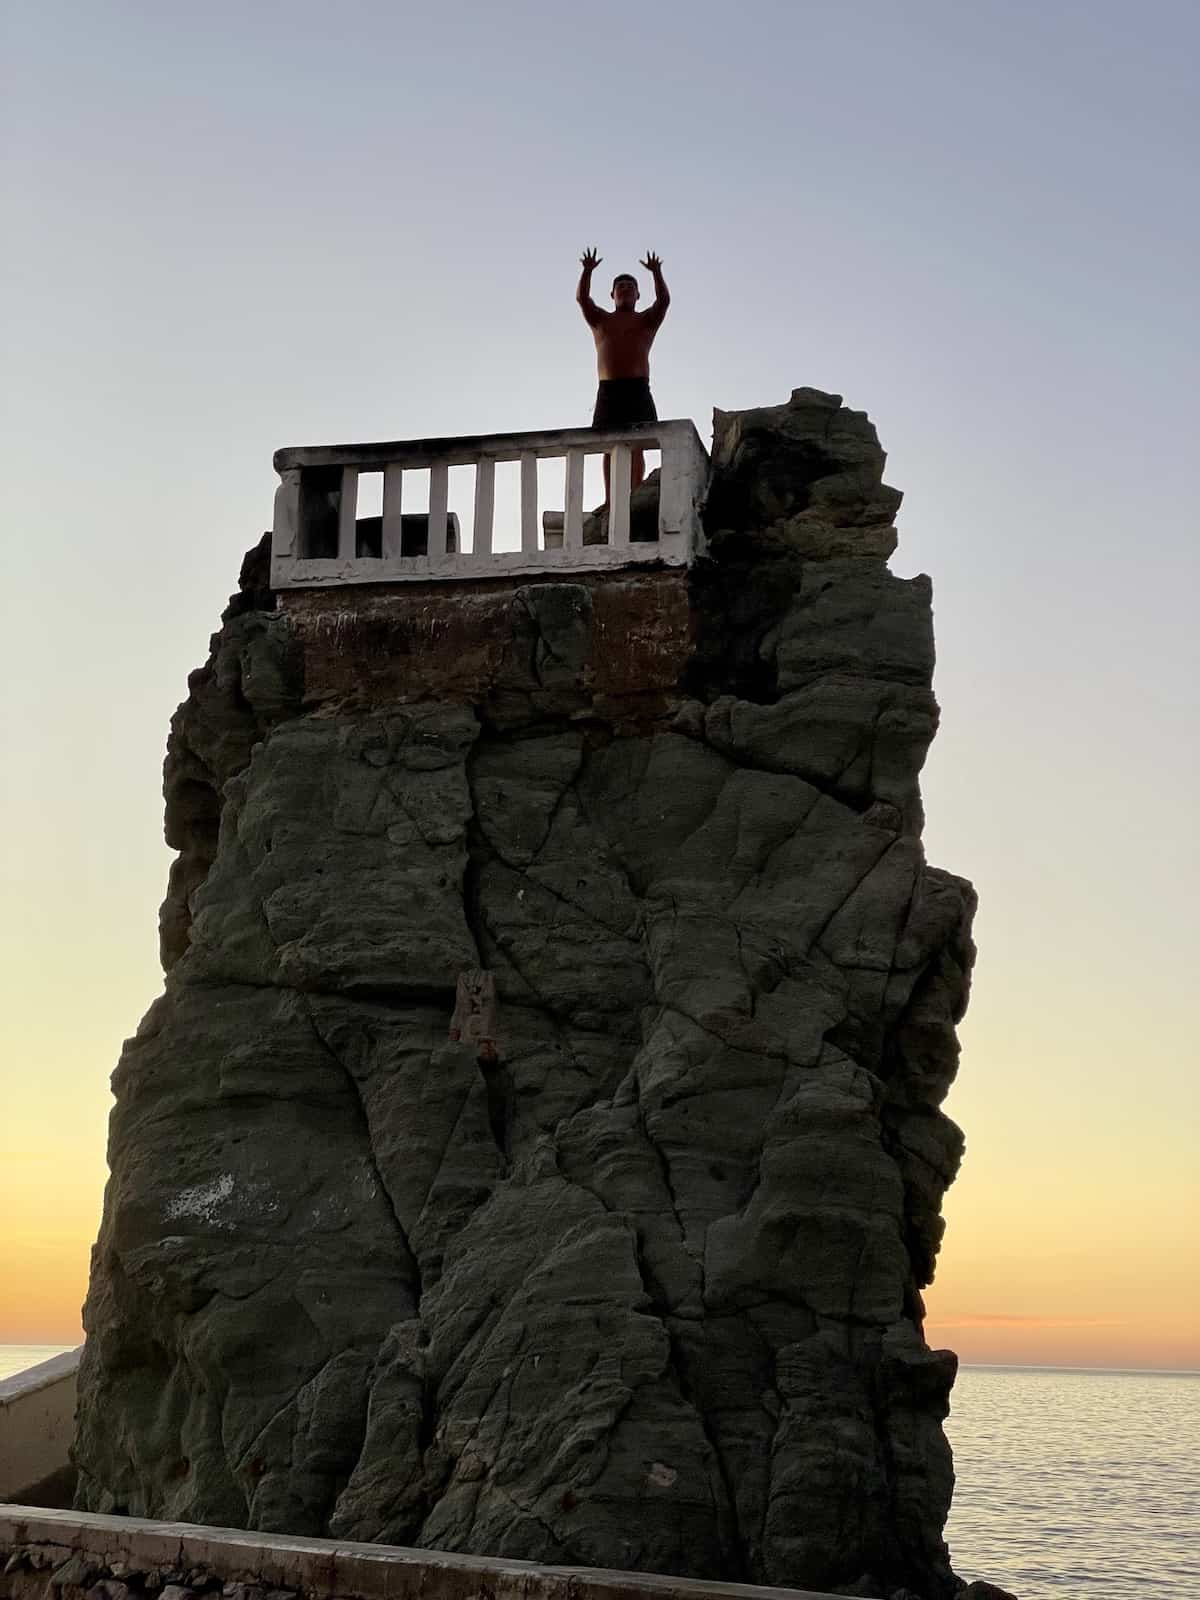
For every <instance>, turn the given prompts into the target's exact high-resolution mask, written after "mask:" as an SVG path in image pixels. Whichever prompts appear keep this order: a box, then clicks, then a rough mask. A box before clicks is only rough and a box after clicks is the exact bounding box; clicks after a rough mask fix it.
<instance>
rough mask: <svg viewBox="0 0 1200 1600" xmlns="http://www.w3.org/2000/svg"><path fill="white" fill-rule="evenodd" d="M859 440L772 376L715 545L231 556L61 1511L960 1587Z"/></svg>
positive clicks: (950, 1049) (905, 830)
mask: <svg viewBox="0 0 1200 1600" xmlns="http://www.w3.org/2000/svg"><path fill="white" fill-rule="evenodd" d="M883 464H884V456H883V452H882V451H881V449H880V447H879V443H878V440H877V438H876V436H875V431H874V429H873V428H872V427H871V425H870V423H869V422H868V420H867V418H866V417H865V416H864V415H863V414H862V413H859V412H854V411H850V410H848V409H846V408H844V407H843V406H842V405H841V403H840V400H839V399H838V398H837V397H836V396H831V395H825V394H821V393H819V392H817V391H814V390H798V391H796V393H795V394H794V395H793V396H792V399H791V401H790V402H789V403H788V404H786V405H783V406H778V407H772V408H764V409H760V410H753V411H746V412H735V413H721V412H718V413H717V415H716V419H715V436H714V452H713V468H714V474H713V481H712V487H711V491H710V495H709V500H708V506H707V513H706V519H707V527H708V537H709V554H708V557H707V558H706V559H705V560H704V561H702V562H700V563H698V564H697V566H696V567H695V568H694V569H693V570H692V571H691V573H686V572H682V571H680V570H674V571H669V570H665V569H660V570H650V571H645V572H637V571H634V570H629V571H627V572H625V573H623V574H619V575H614V574H609V575H605V576H598V577H595V578H590V579H580V580H579V581H577V582H570V583H563V582H559V581H546V582H542V583H528V582H525V583H521V584H516V583H513V582H506V581H503V580H497V581H493V582H491V583H480V584H473V585H469V586H461V585H457V586H456V585H444V584H443V585H426V586H420V587H417V586H410V587H404V588H395V589H390V590H374V589H372V590H365V589H361V588H360V589H355V590H346V589H343V590H340V591H338V592H337V593H335V594H328V593H326V594H311V595H303V596H301V595H290V596H287V597H281V599H280V603H279V605H278V606H277V605H276V599H275V597H274V596H272V595H271V594H270V593H269V592H267V591H266V590H265V588H264V587H263V584H264V582H265V579H264V577H263V576H262V573H263V572H264V571H265V568H264V567H263V565H262V559H261V558H262V551H261V549H260V551H259V552H256V553H252V556H251V557H250V558H249V559H248V561H247V564H246V567H245V568H244V569H243V579H242V590H241V593H240V594H239V595H238V596H237V597H235V599H234V601H233V602H231V605H230V608H229V610H228V611H227V612H226V614H225V619H224V623H223V626H222V628H221V630H220V632H219V633H218V634H217V635H216V636H215V637H214V639H213V642H212V654H211V656H210V659H209V662H208V664H207V665H206V666H205V667H203V668H201V669H200V670H199V671H198V672H196V673H194V674H193V675H192V677H191V679H190V680H189V695H188V699H187V700H186V701H185V702H184V704H183V705H182V706H181V707H180V709H179V712H178V713H177V715H176V717H175V719H174V721H173V724H172V729H171V736H170V742H169V746H168V754H167V761H166V768H165V787H166V801H167V838H168V841H169V842H170V844H171V845H172V846H173V847H174V848H175V849H176V850H178V852H179V855H178V859H177V861H176V864H175V867H174V869H173V871H172V873H171V880H170V886H169V889H168V894H167V899H166V902H165V905H164V908H163V913H162V921H161V932H162V949H163V959H164V965H165V966H166V968H167V980H166V986H165V992H164V994H163V995H162V997H161V998H160V999H159V1000H158V1001H156V1002H155V1004H154V1005H153V1006H152V1007H151V1009H150V1011H149V1012H148V1014H147V1016H146V1017H145V1019H144V1021H143V1022H142V1024H141V1027H140V1028H139V1030H138V1033H137V1035H136V1037H135V1038H133V1039H132V1040H130V1041H129V1043H128V1044H127V1046H126V1048H125V1050H124V1053H123V1055H122V1058H121V1061H120V1064H119V1066H118V1068H117V1071H116V1074H115V1078H114V1087H115V1091H116V1097H117V1104H116V1108H115V1110H114V1112H113V1117H112V1126H111V1137H110V1151H109V1156H110V1164H111V1168H112V1177H111V1180H110V1183H109V1186H108V1191H107V1194H106V1199H105V1208H104V1218H103V1224H102V1227H101V1232H100V1238H99V1241H98V1243H97V1246H96V1250H95V1255H94V1261H93V1269H92V1281H91V1288H90V1293H89V1296H88V1302H87V1307H86V1324H87V1330H88V1342H87V1350H86V1354H85V1358H84V1364H83V1369H82V1373H81V1384H80V1388H81V1396H82V1400H81V1412H80V1421H79V1433H78V1439H77V1447H76V1455H77V1462H78V1466H79V1470H80V1484H81V1487H80V1497H81V1504H82V1505H83V1506H85V1507H87V1508H91V1509H96V1510H103V1511H114V1510H115V1511H124V1512H128V1513H131V1514H141V1515H152V1516H165V1517H173V1518H180V1519H186V1520H190V1521H197V1522H209V1523H218V1524H227V1525H232V1526H235V1527H248V1528H263V1529H272V1530H286V1531H290V1532H295V1533H326V1532H331V1533H333V1534H335V1535H337V1536H339V1537H346V1538H351V1539H360V1540H380V1541H388V1542H392V1543H399V1544H409V1545H424V1546H435V1547H442V1548H446V1549H451V1550H461V1551H471V1552H480V1553H489V1554H493V1555H507V1556H516V1557H530V1558H534V1559H540V1560H548V1561H555V1562H564V1563H574V1564H583V1565H600V1566H615V1567H626V1568H643V1569H649V1570H654V1571H665V1572H673V1573H678V1574H685V1575H686V1574H694V1575H702V1576H706V1577H710V1578H711V1577H726V1578H730V1579H749V1580H754V1581H758V1582H766V1583H771V1584H784V1585H808V1586H819V1587H825V1588H839V1589H842V1590H843V1591H844V1592H847V1593H857V1594H871V1595H876V1594H879V1595H883V1594H893V1593H895V1592H897V1591H900V1590H904V1591H906V1592H910V1593H911V1594H913V1595H917V1596H921V1597H925V1600H944V1597H946V1596H949V1595H952V1594H953V1593H954V1592H955V1589H956V1587H957V1586H956V1583H955V1580H954V1578H953V1576H952V1574H951V1572H950V1568H949V1564H948V1560H947V1555H946V1550H945V1546H944V1544H943V1542H942V1536H941V1534H942V1526H943V1523H944V1519H945V1514H946V1510H947V1507H948V1504H949V1500H950V1494H951V1488H952V1484H953V1472H952V1467H951V1460H950V1453H949V1449H948V1447H947V1445H946V1442H945V1440H944V1437H943V1434H942V1428H941V1422H942V1419H943V1417H944V1415H945V1412H946V1407H947V1399H948V1394H949V1390H950V1386H951V1383H952V1381H953V1377H954V1370H955V1360H954V1357H953V1356H952V1355H951V1354H949V1353H948V1352H945V1351H931V1350H930V1349H928V1348H927V1346H926V1344H925V1342H924V1339H923V1336H922V1303H921V1297H920V1290H921V1288H922V1286H923V1285H925V1284H926V1283H927V1282H928V1281H929V1279H930V1277H931V1275H932V1272H933V1267H934V1261H935V1258H936V1254H937V1249H938V1244H939V1240H940V1237H941V1231H942V1223H941V1217H940V1207H941V1200H942V1195H943V1192H944V1190H945V1187H946V1185H947V1184H948V1183H949V1182H950V1181H951V1179H952V1178H953V1176H954V1173H955V1169H956V1167H957V1164H958V1161H959V1157H960V1154H961V1149H962V1139H961V1135H960V1134H959V1131H958V1129H957V1128H956V1127H955V1126H954V1125H953V1123H951V1122H950V1121H948V1120H947V1118H946V1117H945V1116H944V1115H943V1114H942V1113H941V1112H940V1111H939V1109H938V1107H939V1103H940V1102H941V1100H942V1099H943V1097H944V1095H945V1093H946V1090H947V1088H948V1086H949V1084H950V1082H951V1080H952V1078H953V1076H954V1072H955V1069H956V1064H957V1059H958V1048H957V1044H956V1040H955V1032H954V1026H955V1022H956V1021H957V1019H958V1018H959V1017H960V1016H961V1013H962V1010H963V1007H964V1005H965V1002H966V995H967V983H968V976H969V971H970V965H971V959H972V954H973V951H972V946H971V942H970V934H969V928H970V921H971V914H972V910H973V904H974V899H973V894H972V891H971V888H970V886H969V885H968V884H967V883H966V882H964V881H963V880H962V879H961V878H957V877H953V876H951V875H950V874H949V873H947V872H943V871H941V870H938V869H936V868H932V867H930V866H928V865H927V864H926V862H925V859H924V854H923V851H922V847H921V842H920V831H921V805H920V798H919V792H918V774H919V772H920V768H921V765H922V762H923V760H924V757H925V753H926V750H927V748H928V745H929V742H930V740H931V738H932V737H933V733H934V730H935V727H936V723H937V706H936V703H935V701H934V698H933V694H932V691H931V686H930V681H931V673H932V668H933V637H932V626H931V610H930V586H929V583H928V580H927V579H925V578H915V579H911V580H902V579H899V578H897V577H894V576H893V575H891V573H890V572H889V571H888V568H887V564H886V563H887V557H888V555H889V554H890V553H891V551H892V549H893V548H894V545H895V530H894V528H893V526H892V524H893V518H894V514H895V511H896V508H897V506H898V504H899V500H900V496H899V494H898V493H896V492H895V491H894V490H891V489H889V488H887V487H886V486H884V485H883V483H882V476H881V475H882V470H883ZM481 969H482V970H483V971H484V972H486V973H488V974H491V975H492V976H493V978H494V983H495V995H496V1004H495V1009H494V1017H491V1018H489V1020H488V1023H487V1027H486V1029H485V1031H486V1032H487V1034H488V1035H489V1037H494V1040H495V1045H494V1048H493V1047H492V1046H491V1045H490V1044H487V1043H481V1042H480V1041H479V1040H478V1039H477V1038H474V1037H473V1036H472V1035H471V1032H470V1030H469V1029H468V1030H466V1031H462V1030H461V1029H460V1028H458V1027H453V1028H452V1026H451V1024H452V1021H453V1020H454V1018H455V1003H456V986H457V985H458V984H459V980H460V977H461V976H462V975H463V974H472V973H476V972H478V971H479V970H481ZM476 1032H478V1030H476ZM452 1034H457V1035H459V1036H458V1037H452Z"/></svg>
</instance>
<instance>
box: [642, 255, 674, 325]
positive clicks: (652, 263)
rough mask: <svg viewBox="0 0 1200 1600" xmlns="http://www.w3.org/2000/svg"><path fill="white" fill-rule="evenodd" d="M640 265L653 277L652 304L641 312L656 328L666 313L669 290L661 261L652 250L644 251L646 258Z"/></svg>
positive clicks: (669, 300) (669, 298) (668, 303)
mask: <svg viewBox="0 0 1200 1600" xmlns="http://www.w3.org/2000/svg"><path fill="white" fill-rule="evenodd" d="M642 266H643V267H645V269H646V271H647V272H648V273H649V274H650V276H651V277H652V278H653V279H654V304H653V305H652V306H648V307H647V308H646V310H645V311H644V312H643V313H642V315H643V316H644V318H645V319H646V321H647V322H648V323H650V325H651V326H652V327H654V328H657V327H658V326H659V325H660V324H661V322H662V319H663V318H664V317H665V316H666V314H667V307H668V306H669V305H670V304H671V291H670V290H669V289H668V288H667V282H666V279H665V278H664V277H663V275H662V262H661V261H660V260H659V258H658V256H656V255H655V254H654V251H653V250H648V251H647V252H646V259H645V260H644V261H643V262H642Z"/></svg>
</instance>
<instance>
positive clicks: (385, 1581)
mask: <svg viewBox="0 0 1200 1600" xmlns="http://www.w3.org/2000/svg"><path fill="white" fill-rule="evenodd" d="M0 1555H2V1556H4V1557H5V1558H6V1559H5V1561H4V1563H3V1566H4V1569H5V1570H4V1577H3V1578H0V1596H4V1597H6V1600H24V1597H25V1596H32V1595H34V1594H35V1593H36V1594H38V1595H41V1594H42V1593H47V1594H49V1593H51V1589H50V1588H47V1576H49V1577H50V1580H51V1585H52V1586H55V1579H56V1578H57V1579H58V1582H57V1585H56V1587H57V1589H58V1590H60V1591H61V1590H64V1589H65V1588H68V1587H78V1588H79V1589H82V1588H83V1587H84V1586H85V1585H86V1584H88V1583H90V1582H91V1581H93V1580H94V1579H97V1578H101V1577H103V1576H104V1575H105V1574H106V1573H111V1572H112V1570H113V1567H114V1565H115V1566H116V1567H117V1568H118V1571H119V1572H120V1574H121V1578H122V1581H123V1582H124V1583H126V1584H131V1587H132V1580H133V1579H134V1577H135V1575H141V1577H142V1578H144V1579H146V1580H147V1581H146V1583H145V1585H144V1587H146V1588H159V1589H161V1588H162V1587H163V1585H165V1584H169V1583H176V1584H184V1583H186V1584H187V1585H189V1586H190V1587H192V1588H198V1589H203V1588H205V1587H207V1588H210V1589H214V1588H215V1587H216V1586H217V1585H224V1584H232V1583H244V1584H256V1585H261V1586H263V1587H264V1588H268V1589H287V1590H289V1591H291V1592H293V1593H297V1594H303V1595H304V1596H306V1597H309V1596H311V1597H314V1600H741V1597H744V1600H751V1597H757V1600H772V1597H778V1600H835V1597H834V1596H832V1595H827V1594H821V1593H818V1592H816V1591H813V1590H807V1589H805V1590H800V1589H770V1588H759V1587H757V1586H754V1585H751V1584H740V1583H707V1582H703V1581H699V1580H696V1579H689V1578H673V1577H667V1576H663V1575H661V1574H658V1573H648V1572H614V1571H609V1570H607V1569H604V1568H600V1567H551V1566H541V1565H539V1564H538V1563H536V1562H533V1561H503V1560H495V1559H493V1558H490V1557H486V1556H464V1555H454V1554H451V1553H449V1552H448V1551H443V1550H407V1549H403V1548H401V1547H400V1546H397V1545H374V1544H350V1543H340V1542H338V1541H336V1540H332V1539H301V1538H293V1537H290V1536H288V1535H286V1534H278V1533H252V1532H248V1531H246V1530H245V1529H238V1528H203V1527H197V1526H195V1525H194V1524H191V1523H185V1522H151V1521H148V1520H145V1519H142V1518H140V1517H104V1516H97V1515H90V1514H87V1515H85V1514H83V1513H81V1512H76V1511H43V1510H39V1509H37V1508H35V1507H32V1506H21V1505H0ZM72 1558H77V1560H75V1561H74V1562H73V1563H72V1565H73V1571H72V1572H71V1573H70V1575H68V1574H67V1573H62V1574H59V1573H58V1571H57V1569H58V1568H59V1567H61V1566H63V1564H64V1563H67V1562H71V1561H72Z"/></svg>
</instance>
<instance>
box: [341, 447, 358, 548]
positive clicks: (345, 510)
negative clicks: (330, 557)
mask: <svg viewBox="0 0 1200 1600" xmlns="http://www.w3.org/2000/svg"><path fill="white" fill-rule="evenodd" d="M357 515H358V468H357V467H343V468H342V492H341V494H340V495H339V496H338V560H339V561H353V560H354V559H355V558H356V556H357V555H358V550H357V548H356V542H355V535H356V531H357V530H356V527H355V518H356V517H357Z"/></svg>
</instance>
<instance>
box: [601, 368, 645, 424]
mask: <svg viewBox="0 0 1200 1600" xmlns="http://www.w3.org/2000/svg"><path fill="white" fill-rule="evenodd" d="M657 421H658V412H657V411H656V410H655V409H654V396H653V395H652V394H651V393H650V379H649V378H601V379H600V387H599V389H598V390H597V391H596V409H595V411H594V412H593V413H592V427H593V428H632V427H633V425H634V423H636V422H657Z"/></svg>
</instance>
